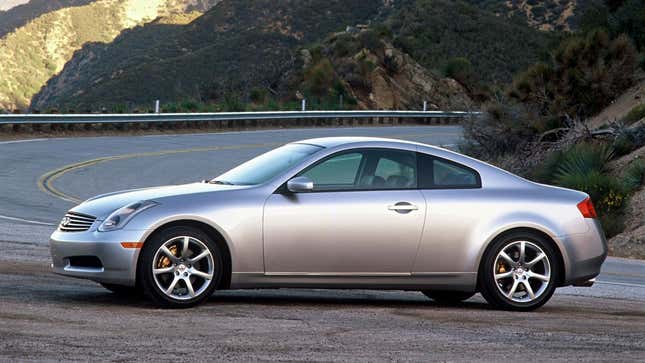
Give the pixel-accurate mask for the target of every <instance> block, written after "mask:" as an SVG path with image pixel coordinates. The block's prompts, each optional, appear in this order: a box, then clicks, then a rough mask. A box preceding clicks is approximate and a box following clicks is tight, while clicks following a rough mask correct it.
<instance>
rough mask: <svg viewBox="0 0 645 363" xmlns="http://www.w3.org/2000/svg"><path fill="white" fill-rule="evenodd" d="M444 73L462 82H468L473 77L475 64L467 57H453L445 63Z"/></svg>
mask: <svg viewBox="0 0 645 363" xmlns="http://www.w3.org/2000/svg"><path fill="white" fill-rule="evenodd" d="M443 74H444V75H445V76H446V77H450V78H452V79H454V80H456V81H457V82H459V83H461V84H468V83H469V81H470V79H471V78H472V77H473V66H472V65H471V64H470V61H469V60H468V59H467V58H463V57H457V58H452V59H450V60H449V61H448V62H447V63H446V64H445V65H444V67H443Z"/></svg>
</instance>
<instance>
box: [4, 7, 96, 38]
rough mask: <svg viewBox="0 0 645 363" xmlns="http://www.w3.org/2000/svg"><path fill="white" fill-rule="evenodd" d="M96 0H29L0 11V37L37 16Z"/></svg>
mask: <svg viewBox="0 0 645 363" xmlns="http://www.w3.org/2000/svg"><path fill="white" fill-rule="evenodd" d="M92 1H96V0H31V1H29V2H27V3H25V4H22V5H18V6H16V7H14V8H11V9H9V10H7V11H0V38H2V37H4V36H5V35H7V34H9V33H11V32H13V31H15V30H16V29H18V28H20V27H22V26H24V25H26V24H27V23H28V22H29V21H31V20H33V19H36V18H38V17H39V16H41V15H43V14H46V13H49V12H52V11H55V10H58V9H63V8H66V7H70V6H83V5H87V4H89V3H90V2H92Z"/></svg>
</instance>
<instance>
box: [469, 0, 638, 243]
mask: <svg viewBox="0 0 645 363" xmlns="http://www.w3.org/2000/svg"><path fill="white" fill-rule="evenodd" d="M617 3H619V4H617ZM610 5H613V6H614V7H613V8H612V9H613V10H611V11H612V12H611V14H621V12H623V11H624V9H625V8H626V7H631V6H633V1H631V0H627V1H618V2H616V1H611V2H609V1H608V2H607V4H606V5H604V6H606V7H607V8H608V9H609V7H610ZM590 11H592V12H593V11H595V10H594V9H593V8H592V9H591V10H590ZM620 16H622V15H620ZM608 17H609V18H612V19H615V18H617V17H619V15H608ZM612 24H614V25H612V26H615V23H612ZM624 24H626V25H624V26H623V27H614V28H611V29H610V28H607V27H602V26H600V27H592V28H584V29H583V30H581V31H579V32H577V33H575V34H573V35H571V36H568V37H566V38H565V39H563V40H562V42H561V43H560V45H559V46H558V47H556V48H555V49H554V51H553V52H552V54H551V57H550V59H548V60H547V61H543V62H538V63H535V64H534V65H532V66H530V67H529V68H528V69H527V70H526V71H523V72H521V73H519V74H518V75H517V76H516V77H515V79H514V82H513V83H512V84H511V85H510V86H509V87H507V89H506V90H505V92H503V93H501V94H499V95H498V96H497V97H496V98H495V100H494V101H492V102H489V103H488V104H487V105H485V107H484V109H485V110H486V115H485V117H484V118H483V119H481V120H473V121H470V122H467V123H466V125H465V133H466V140H468V141H467V142H466V143H465V144H464V146H463V147H464V150H465V151H467V152H469V153H471V154H473V155H476V156H479V157H482V158H485V159H488V160H491V161H492V162H494V163H498V164H501V165H502V166H503V167H505V168H507V169H510V170H512V171H514V172H517V173H519V174H522V175H524V176H527V177H529V178H532V179H536V180H538V181H543V182H548V183H552V184H556V185H561V186H565V187H569V188H574V189H579V190H583V191H585V192H587V193H589V194H590V195H591V196H592V198H593V200H594V201H595V203H596V204H597V207H598V210H599V213H600V215H601V220H602V222H603V226H604V227H605V229H606V232H607V234H608V235H609V236H612V235H615V234H617V233H619V232H620V231H621V229H622V215H623V213H624V207H625V205H626V201H627V199H628V198H629V196H630V194H631V193H633V192H634V191H635V190H636V189H638V188H639V187H640V186H641V185H642V178H640V179H639V177H638V176H639V175H641V176H642V167H639V166H633V167H632V169H629V171H628V172H625V173H624V174H622V175H613V176H612V175H610V174H609V173H608V172H607V167H606V165H607V163H608V162H609V161H610V160H611V159H613V158H616V157H619V156H621V155H625V154H628V153H630V152H632V151H634V150H636V149H638V148H640V147H642V146H643V145H644V144H645V126H643V125H642V123H641V124H639V125H636V126H634V127H632V126H630V124H633V123H635V122H636V121H638V120H640V119H641V117H642V112H643V111H642V110H641V107H640V106H639V107H636V108H635V109H634V110H633V111H632V112H630V113H629V114H628V115H627V117H625V119H624V120H623V122H625V124H624V125H620V124H619V125H613V126H612V127H611V129H610V130H608V131H606V132H604V133H603V134H602V135H604V136H602V137H600V136H594V134H593V133H592V132H591V131H590V130H588V129H587V128H586V126H585V122H584V121H585V120H586V119H587V118H589V117H591V116H593V115H595V114H596V113H598V112H599V111H601V110H602V109H603V108H604V107H606V106H608V105H609V104H610V103H611V102H613V100H615V99H616V98H617V97H618V96H620V95H621V94H622V93H623V92H625V91H626V90H627V89H628V88H629V87H630V86H632V84H633V83H634V79H635V74H636V72H637V68H638V65H637V59H638V46H637V44H638V43H637V42H635V41H634V40H633V39H632V38H631V36H634V34H638V32H634V29H633V28H632V27H631V26H630V25H629V24H631V23H630V22H624ZM635 180H639V181H640V183H639V182H635Z"/></svg>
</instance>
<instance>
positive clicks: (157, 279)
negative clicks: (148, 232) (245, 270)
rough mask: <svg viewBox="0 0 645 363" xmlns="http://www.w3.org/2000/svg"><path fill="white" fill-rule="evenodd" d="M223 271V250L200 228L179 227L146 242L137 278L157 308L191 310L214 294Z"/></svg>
mask: <svg viewBox="0 0 645 363" xmlns="http://www.w3.org/2000/svg"><path fill="white" fill-rule="evenodd" d="M185 241H188V242H187V243H188V246H189V247H187V249H184V247H183V246H184V243H185ZM173 247H174V248H173ZM164 248H165V249H164ZM184 251H186V253H184ZM202 255H205V256H206V257H201V258H200V257H199V256H202ZM198 258H200V259H199V260H194V259H198ZM160 271H164V272H161V273H160ZM223 271H224V269H223V258H222V253H221V250H220V248H219V247H218V246H217V244H216V243H215V242H214V241H213V240H212V239H211V238H210V236H208V235H207V234H206V233H204V232H203V231H201V230H199V229H197V228H193V227H182V226H179V227H171V228H168V229H165V230H162V231H160V232H157V233H155V234H154V235H152V236H151V237H150V238H149V239H148V240H147V241H146V242H145V244H144V246H143V249H142V251H141V255H140V258H139V264H138V274H137V276H138V282H139V284H140V286H141V287H142V290H143V293H144V294H145V296H146V297H147V298H148V299H150V300H151V301H152V302H153V303H154V304H155V305H157V306H159V307H162V308H189V307H193V306H196V305H198V304H200V303H202V302H204V301H205V300H206V299H208V298H209V297H210V296H211V295H212V294H213V292H214V291H215V289H216V288H217V287H218V286H219V283H220V281H221V279H222V274H223ZM198 273H199V275H198ZM206 275H209V276H210V278H205V277H203V276H206Z"/></svg>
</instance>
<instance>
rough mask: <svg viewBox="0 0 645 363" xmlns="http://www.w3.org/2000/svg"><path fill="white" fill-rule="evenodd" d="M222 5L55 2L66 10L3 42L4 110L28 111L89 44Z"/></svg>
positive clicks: (155, 0)
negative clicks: (42, 90) (38, 94)
mask: <svg viewBox="0 0 645 363" xmlns="http://www.w3.org/2000/svg"><path fill="white" fill-rule="evenodd" d="M217 1H218V0H210V1H203V0H97V1H93V2H90V3H88V4H86V5H83V6H71V7H70V6H69V5H73V4H81V3H83V1H67V2H52V3H58V5H60V6H63V7H62V8H60V9H58V10H54V11H50V12H45V13H43V14H42V15H40V16H38V17H36V18H35V19H33V20H30V21H28V22H27V23H26V24H25V25H23V26H19V27H18V28H17V29H16V30H15V31H14V32H12V33H9V34H7V35H5V36H4V37H2V38H0V108H5V109H13V108H26V107H28V106H29V103H30V100H31V98H32V96H33V95H34V94H35V93H36V92H38V90H39V89H40V88H41V87H42V86H43V85H44V84H45V83H46V82H47V80H48V79H50V78H51V77H52V76H54V75H55V74H57V73H58V72H60V71H61V70H62V69H63V67H64V66H65V64H66V63H67V62H68V61H69V60H70V59H71V58H72V56H73V55H74V52H75V51H76V50H78V49H80V48H82V47H83V46H84V45H85V44H87V43H90V42H104V43H109V42H111V41H112V40H114V38H115V37H116V36H118V35H119V34H120V33H121V32H122V31H123V30H124V29H129V28H133V27H135V26H138V25H142V24H145V23H147V22H150V21H153V20H154V19H156V18H158V17H164V16H169V15H172V14H180V13H184V12H187V11H192V10H200V9H201V10H204V9H205V8H207V7H210V5H212V4H214V3H216V2H217ZM85 2H86V3H87V1H85ZM36 4H38V3H37V2H36V3H34V4H33V5H34V6H35V5H36ZM28 5H32V4H31V3H30V4H28ZM28 5H24V6H18V7H16V8H13V9H12V10H10V11H9V12H8V13H6V14H13V11H18V10H19V9H21V8H23V7H25V6H28ZM46 9H48V8H40V9H39V10H38V11H46ZM36 13H37V12H36ZM36 13H31V14H32V15H34V14H36ZM26 16H27V15H26ZM193 18H194V17H193ZM16 19H18V18H16ZM18 20H19V19H18Z"/></svg>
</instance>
